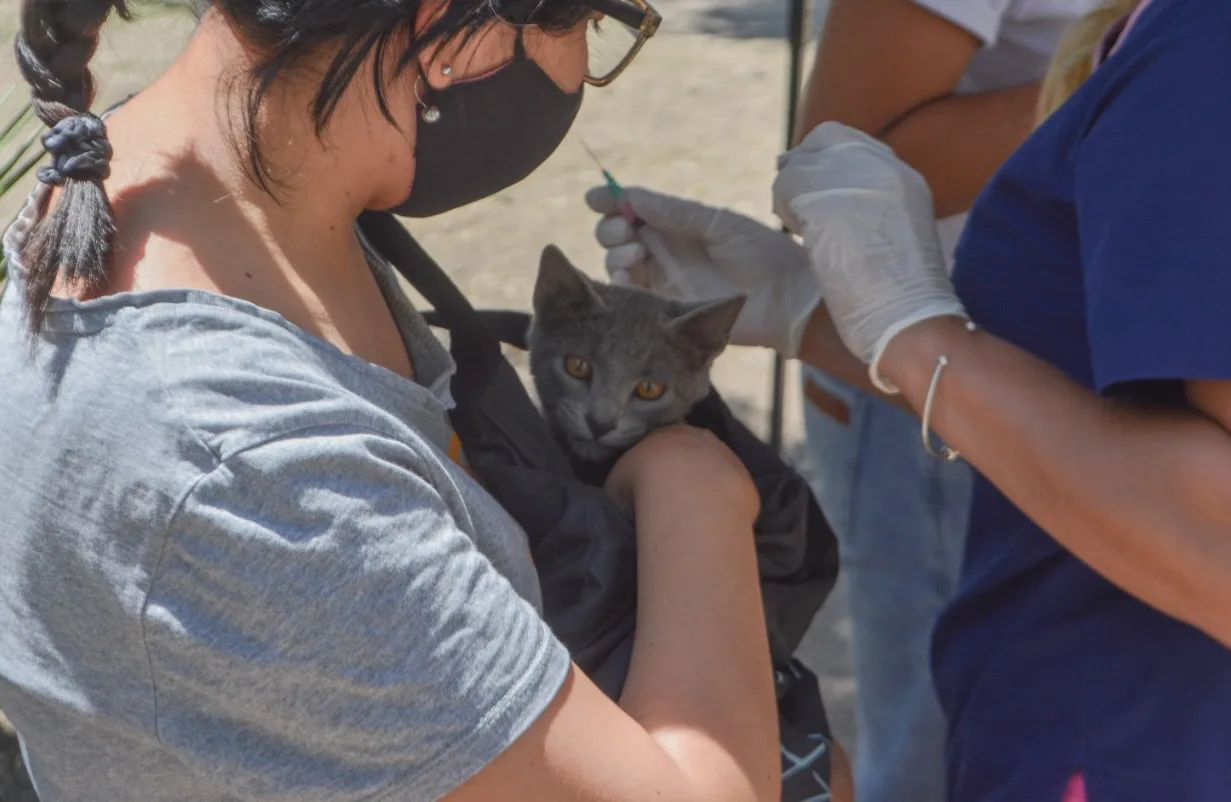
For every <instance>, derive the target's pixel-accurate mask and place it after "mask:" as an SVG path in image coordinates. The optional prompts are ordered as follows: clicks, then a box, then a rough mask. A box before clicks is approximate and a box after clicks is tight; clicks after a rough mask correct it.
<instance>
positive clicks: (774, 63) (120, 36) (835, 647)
mask: <svg viewBox="0 0 1231 802" xmlns="http://www.w3.org/2000/svg"><path fill="white" fill-rule="evenodd" d="M784 2H785V0H773V1H769V2H767V1H766V0H745V1H744V2H740V0H661V2H659V3H658V4H657V5H658V7H659V10H660V11H661V12H662V13H663V15H664V18H665V22H664V25H663V27H662V29H661V32H660V34H659V36H657V37H656V38H655V39H654V40H652V41H651V42H650V43H649V44H648V45H647V46H646V47H645V49H644V50H643V51H642V52H641V54H640V55H639V56H638V58H637V60H636V61H635V62H634V63H633V65H632V66H631V67H630V68H629V69H628V71H627V72H626V73H625V74H623V75H622V76H621V77H620V78H619V80H617V81H616V82H615V83H613V84H612V85H611V86H609V87H606V88H603V89H597V90H593V89H592V90H590V91H588V93H587V97H586V100H585V103H584V104H583V106H582V110H581V114H580V116H579V118H578V121H577V123H576V125H575V126H574V128H573V130H572V131H571V132H570V133H569V135H568V137H567V138H566V139H565V141H564V143H563V145H561V147H560V149H559V150H558V151H557V152H556V154H555V155H554V156H553V157H552V158H551V159H550V160H549V161H548V162H547V163H546V164H545V165H544V166H543V167H542V168H540V169H539V170H538V171H537V172H536V173H535V174H534V175H532V176H531V177H530V178H528V179H527V180H526V181H524V182H522V183H521V184H520V185H518V186H516V187H513V188H511V189H509V190H507V191H505V192H502V193H500V194H499V195H496V196H494V197H492V198H489V199H487V200H485V201H482V202H479V203H476V204H474V205H472V206H469V207H467V208H464V209H460V210H458V211H455V212H452V213H449V214H446V215H443V216H441V217H437V218H433V219H430V220H423V221H413V222H412V223H411V224H410V228H411V230H412V231H413V232H414V233H415V234H416V236H418V237H419V239H420V241H421V242H422V243H423V244H424V246H425V247H426V248H427V249H428V251H430V252H431V253H432V254H433V255H434V256H435V257H436V259H437V260H438V261H439V262H440V263H441V264H442V265H443V266H444V267H445V268H446V269H447V270H449V271H450V272H451V274H452V275H453V277H454V278H455V279H456V280H457V282H458V284H459V285H461V287H462V289H463V290H465V291H466V292H467V293H469V295H470V297H471V298H472V299H473V300H474V302H475V304H476V306H497V307H511V308H526V307H527V306H528V305H529V299H530V290H531V286H532V282H533V277H534V274H535V270H536V268H537V264H538V256H539V253H540V251H541V250H542V248H543V246H545V245H547V244H548V243H555V244H556V245H558V246H560V247H561V248H562V249H563V250H564V252H565V253H566V254H568V255H569V257H570V258H571V259H572V260H573V261H574V262H576V263H577V264H578V265H579V266H580V267H582V268H583V269H584V270H586V271H587V272H589V273H591V274H592V275H595V276H598V275H600V274H601V270H602V264H601V258H602V257H601V251H600V249H599V248H598V246H597V244H596V243H595V242H594V240H593V238H592V230H593V226H594V222H595V217H594V215H593V214H592V213H591V212H590V211H589V210H588V209H587V208H586V207H585V204H584V203H583V202H582V200H581V198H582V194H583V192H584V191H585V190H586V189H587V188H588V187H590V186H592V185H594V184H595V183H597V182H598V181H599V179H600V177H599V175H598V173H597V170H596V169H595V167H594V164H593V162H591V161H590V160H589V158H588V157H587V155H586V153H585V151H584V150H583V148H582V146H581V140H583V139H584V140H585V142H586V143H587V144H588V145H589V146H590V147H591V148H592V149H593V150H594V151H595V152H596V153H597V154H598V155H599V156H600V158H602V159H603V161H604V162H605V163H606V165H607V167H608V168H609V169H610V170H611V171H612V172H613V173H614V174H615V175H616V176H617V177H618V178H619V179H620V180H621V181H622V182H623V183H625V184H626V185H634V184H644V185H647V186H652V187H655V188H657V189H661V190H664V191H669V192H674V193H679V194H685V195H690V196H694V197H698V198H702V199H705V200H707V201H709V202H712V203H716V204H722V205H727V206H730V207H732V208H734V209H736V210H739V211H742V212H745V213H747V214H750V215H752V216H754V217H757V218H759V219H762V220H765V221H766V222H771V221H772V219H773V218H772V216H771V215H770V214H769V208H770V194H769V192H770V182H771V180H772V176H773V169H774V159H775V157H776V156H777V154H778V152H779V150H780V149H781V147H782V142H783V137H784V112H785V107H786V81H787V78H786V70H787V65H788V48H787V44H786V41H785V40H784V39H783V38H782V37H783V32H784V28H785V25H784V21H785V17H786V7H785V5H784ZM17 6H18V3H17V0H0V39H2V40H4V41H11V37H12V35H13V33H14V31H15V29H16V25H17ZM190 28H191V21H190V19H189V18H187V17H186V16H185V15H183V14H182V13H180V12H176V11H169V10H166V9H158V8H154V9H147V10H145V11H144V12H143V13H142V17H141V19H140V20H139V21H138V22H135V23H130V24H124V23H122V22H118V21H113V22H112V23H109V25H108V27H107V29H106V30H105V36H104V40H103V42H102V44H101V46H100V48H99V51H98V54H97V55H96V57H95V59H94V61H93V64H92V66H94V68H95V75H96V77H97V79H98V81H99V85H100V103H99V105H100V107H101V106H102V105H104V104H106V103H109V102H110V101H112V100H115V99H118V98H120V97H123V96H124V95H126V94H128V93H130V92H133V91H137V90H139V89H140V88H141V87H142V86H143V85H144V84H145V83H147V82H148V81H149V80H150V78H151V77H153V76H154V75H155V74H156V73H157V71H158V70H159V69H160V68H161V66H162V65H163V64H165V63H166V62H167V60H168V59H169V58H170V57H171V56H172V55H173V54H174V53H175V52H176V50H177V49H178V48H179V46H180V45H181V44H182V42H183V41H184V39H185V38H186V36H187V35H188V34H189V32H190ZM17 80H19V76H18V74H17V71H16V67H15V65H14V64H13V63H12V59H11V57H10V56H7V55H6V56H5V58H3V59H2V60H0V87H4V86H7V85H9V84H10V83H12V82H14V81H17ZM116 158H124V154H123V153H121V154H117V157H116ZM17 201H18V199H17V198H10V199H7V200H4V201H0V217H2V218H3V219H5V220H7V219H9V218H10V217H11V215H12V214H13V213H14V212H15V210H16V208H17ZM770 369H771V361H770V358H769V356H768V355H767V354H766V353H763V352H758V351H753V350H747V349H735V348H733V349H730V350H729V351H728V352H727V353H726V354H724V355H723V356H722V358H721V359H720V360H719V364H718V365H717V367H716V372H715V381H716V384H717V385H718V387H719V388H720V389H721V391H722V392H723V394H724V395H725V396H727V398H728V399H729V400H730V401H731V402H732V404H733V406H735V407H736V408H737V409H738V410H740V411H741V413H742V414H744V415H745V417H746V419H747V420H748V422H749V423H750V424H751V425H752V426H753V428H754V429H755V430H756V431H758V432H762V433H764V432H766V431H767V430H768V429H767V421H768V408H769V399H770ZM788 379H789V383H788V392H787V397H788V400H789V403H788V405H787V415H786V429H785V431H786V441H787V442H786V447H787V449H788V452H789V454H790V455H791V457H792V458H793V459H795V460H797V461H798V462H799V464H800V466H801V467H802V468H803V469H804V470H805V471H807V465H806V458H805V456H804V452H803V448H802V436H803V432H802V423H801V420H802V418H801V407H800V403H799V394H798V383H797V381H796V377H795V374H794V371H789V372H788ZM849 646H850V624H849V620H848V618H847V614H846V607H845V603H844V599H843V597H842V593H841V592H840V588H839V592H836V593H835V594H834V595H833V597H831V599H830V601H829V602H828V604H827V605H826V608H825V609H824V610H823V611H822V614H821V616H820V617H819V618H818V620H817V622H816V623H815V625H814V627H813V631H812V632H811V633H810V634H809V636H808V639H807V641H806V643H805V645H804V647H803V648H802V649H801V655H802V657H803V658H804V659H805V661H806V662H807V663H809V664H810V665H811V666H812V667H813V668H814V670H816V671H817V672H818V674H820V675H821V678H822V683H823V689H824V694H825V699H826V703H827V706H828V708H829V710H830V714H831V716H832V718H833V724H834V728H835V731H836V733H837V734H838V736H839V738H840V739H841V740H842V741H843V742H844V743H845V744H846V745H847V746H848V749H853V746H854V713H853V708H852V697H853V693H854V681H853V680H852V679H851V676H850V666H849V663H850V660H849ZM0 735H2V733H0ZM3 752H4V745H3V742H0V802H19V801H20V802H24V800H22V798H21V797H20V796H17V795H16V792H15V791H12V790H6V788H5V787H4V781H5V780H4V778H5V773H6V769H7V765H6V763H5V761H6V760H8V759H10V758H11V757H12V756H11V755H6V754H4V753H3Z"/></svg>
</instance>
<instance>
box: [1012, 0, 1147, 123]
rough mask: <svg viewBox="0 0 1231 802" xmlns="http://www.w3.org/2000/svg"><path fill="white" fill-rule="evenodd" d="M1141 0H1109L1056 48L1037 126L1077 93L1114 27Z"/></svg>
mask: <svg viewBox="0 0 1231 802" xmlns="http://www.w3.org/2000/svg"><path fill="white" fill-rule="evenodd" d="M1137 2H1138V0H1107V2H1105V3H1103V4H1102V5H1101V6H1099V7H1098V8H1096V9H1094V10H1093V11H1090V12H1088V13H1087V14H1086V15H1085V16H1083V17H1080V18H1079V19H1077V20H1076V21H1075V22H1073V24H1072V25H1070V26H1069V27H1068V30H1066V31H1065V32H1064V35H1063V36H1061V37H1060V42H1059V44H1057V45H1056V53H1055V55H1054V56H1052V60H1051V63H1050V64H1049V65H1048V67H1047V73H1046V74H1045V75H1044V76H1043V83H1042V86H1041V87H1040V88H1039V102H1038V106H1037V107H1036V111H1035V125H1036V126H1037V125H1039V124H1041V123H1042V122H1043V121H1044V120H1046V119H1047V118H1048V116H1050V115H1051V113H1052V112H1053V111H1055V110H1056V109H1058V108H1060V106H1061V105H1063V104H1064V101H1066V100H1068V99H1069V96H1070V95H1072V94H1073V93H1074V92H1076V91H1077V87H1079V86H1081V85H1082V82H1084V81H1085V80H1086V78H1088V77H1090V71H1091V70H1092V69H1093V67H1094V54H1095V51H1096V50H1097V49H1098V46H1099V44H1100V43H1101V42H1102V40H1103V34H1104V33H1106V31H1107V29H1108V28H1109V27H1111V25H1112V24H1113V23H1114V22H1115V21H1116V20H1118V19H1120V18H1121V17H1123V16H1124V15H1125V14H1128V13H1129V12H1131V11H1132V10H1133V9H1134V8H1136V7H1137Z"/></svg>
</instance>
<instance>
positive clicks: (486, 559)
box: [0, 206, 569, 802]
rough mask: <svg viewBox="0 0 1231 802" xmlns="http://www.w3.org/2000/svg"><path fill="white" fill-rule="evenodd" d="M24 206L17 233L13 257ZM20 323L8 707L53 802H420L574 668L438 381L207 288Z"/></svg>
mask: <svg viewBox="0 0 1231 802" xmlns="http://www.w3.org/2000/svg"><path fill="white" fill-rule="evenodd" d="M33 219H34V211H33V207H32V206H27V209H26V211H25V212H23V214H22V217H21V218H20V219H19V220H18V222H17V223H16V225H15V226H14V227H13V228H12V229H10V231H9V232H8V234H7V235H6V249H7V250H8V252H9V253H10V254H13V253H15V252H16V250H17V246H18V245H19V244H20V242H21V240H22V238H23V237H24V236H25V234H26V231H27V230H28V228H29V226H30V224H31V222H32V220H33ZM15 267H16V268H17V269H16V270H15V271H14V272H15V274H16V275H14V276H13V278H12V279H11V280H10V282H9V286H8V287H7V288H6V289H5V291H4V294H3V296H2V297H0V555H2V556H0V710H3V711H4V713H5V714H6V715H7V716H8V717H9V718H10V719H11V721H12V722H13V724H14V726H15V727H16V728H17V729H18V731H19V733H20V735H21V738H22V742H23V746H24V749H25V751H26V754H27V758H28V760H29V764H30V767H31V770H32V775H33V778H34V781H35V783H36V786H37V790H38V793H39V795H40V798H41V799H42V800H43V802H85V801H86V800H89V802H102V801H103V800H105V801H106V802H125V801H127V800H133V801H134V802H137V801H139V802H162V801H164V800H165V801H166V802H171V801H172V800H174V802H221V801H222V800H238V799H243V800H296V802H311V801H314V800H330V801H333V800H339V801H341V800H359V799H363V800H429V799H437V798H439V797H441V796H443V795H444V794H446V793H448V792H449V791H450V790H452V789H453V788H455V787H456V786H458V785H459V784H461V783H462V782H463V781H464V780H465V779H467V778H468V777H470V776H471V775H473V774H474V773H475V772H477V771H478V770H479V769H480V768H482V767H483V766H484V765H485V764H486V763H488V762H489V761H491V760H492V758H494V757H495V756H496V755H497V754H499V753H500V752H501V751H502V750H503V749H505V748H506V747H507V746H508V745H509V744H510V743H512V742H513V741H514V740H516V739H517V737H518V736H519V735H520V734H521V733H522V732H523V731H524V730H525V729H526V727H528V726H529V725H530V723H531V722H533V721H534V719H535V718H537V717H538V715H539V714H540V713H541V712H542V710H543V709H544V708H545V707H546V706H547V704H548V703H549V702H550V701H551V699H552V698H553V697H554V696H555V694H556V693H557V691H558V690H559V688H560V686H561V684H562V682H563V680H564V677H565V674H566V672H567V670H568V665H569V658H568V654H567V652H566V650H565V648H564V647H563V646H562V645H561V644H560V643H559V641H557V640H556V639H555V638H554V637H553V636H552V634H551V632H550V630H549V629H548V627H547V626H546V624H545V623H544V622H543V620H542V619H541V617H540V616H539V614H538V607H539V604H540V598H539V589H538V584H537V578H536V575H535V572H534V567H533V565H532V563H531V559H530V554H529V549H528V547H527V543H526V539H525V535H524V533H523V532H522V531H521V530H520V528H519V527H518V526H517V524H516V523H515V522H514V521H513V520H512V519H510V518H509V517H508V515H507V514H506V513H505V512H504V511H503V510H502V509H501V508H500V507H499V506H498V505H497V504H496V502H495V501H493V500H492V499H491V497H489V496H488V495H487V494H485V493H484V492H483V490H482V489H481V488H480V487H479V486H478V485H477V484H476V483H475V482H474V481H473V480H472V479H471V478H470V477H469V476H468V475H467V474H466V472H465V471H464V470H463V469H462V468H460V467H458V465H456V464H455V463H454V462H453V461H452V460H451V459H450V458H449V455H448V449H449V437H450V434H451V432H450V428H449V425H448V421H447V417H446V411H447V409H448V407H449V405H450V404H451V399H450V398H449V395H448V383H449V382H448V380H449V376H450V375H451V373H452V371H453V364H452V362H451V360H450V359H449V356H448V353H447V352H446V351H445V350H444V349H443V348H442V346H441V345H440V343H439V342H438V341H437V340H436V339H435V337H433V335H432V333H431V331H430V330H429V329H428V327H427V325H426V324H425V323H424V321H423V319H422V318H421V317H420V316H419V315H418V314H417V313H416V312H414V310H413V309H412V308H411V307H410V304H409V301H408V300H407V299H406V297H405V296H404V295H403V294H402V293H401V291H400V290H399V289H398V288H397V283H396V281H395V280H394V279H393V276H392V274H391V273H390V272H389V269H388V267H387V266H386V265H382V264H380V263H378V262H374V265H373V269H374V271H375V274H376V276H377V278H378V280H379V281H380V283H381V287H382V289H383V290H384V292H385V296H386V299H387V300H388V302H389V304H390V307H391V309H392V310H393V312H394V314H395V316H396V318H397V322H398V325H399V326H400V328H401V331H402V334H403V338H404V340H405V342H406V346H407V348H408V349H409V351H410V354H411V358H412V360H413V362H414V365H415V369H416V373H417V376H418V380H419V383H414V382H410V381H407V380H405V379H403V378H402V377H400V376H398V375H396V374H394V373H392V372H389V371H387V370H385V369H383V368H380V367H377V366H374V365H372V364H370V363H367V362H365V361H363V360H361V359H358V358H355V357H352V356H349V355H347V354H344V353H342V352H341V351H339V350H338V349H336V348H334V347H333V346H332V345H330V344H328V343H326V342H324V341H323V340H320V339H318V338H316V337H313V336H311V335H309V334H307V333H305V332H304V331H302V330H301V329H298V328H296V327H294V326H292V325H291V324H290V323H288V322H287V321H286V320H285V319H283V318H282V317H280V316H279V315H277V314H274V313H272V312H270V311H268V310H265V309H261V308H259V307H256V306H254V305H252V304H249V303H245V302H243V301H239V300H235V299H232V298H226V297H222V296H219V295H216V294H212V293H208V292H203V291H196V290H163V291H157V292H134V293H124V294H119V295H113V296H109V297H105V298H102V299H99V300H95V301H89V302H74V301H67V300H55V301H53V303H52V305H51V308H50V310H49V312H48V315H47V321H46V326H45V331H44V335H43V337H42V338H41V341H40V343H39V347H38V349H37V350H36V351H35V352H34V354H33V356H31V351H30V348H29V347H28V340H27V338H26V335H25V328H24V327H25V320H24V317H23V315H22V312H21V304H20V299H19V297H18V295H19V292H20V290H21V287H20V283H21V277H20V267H19V266H15Z"/></svg>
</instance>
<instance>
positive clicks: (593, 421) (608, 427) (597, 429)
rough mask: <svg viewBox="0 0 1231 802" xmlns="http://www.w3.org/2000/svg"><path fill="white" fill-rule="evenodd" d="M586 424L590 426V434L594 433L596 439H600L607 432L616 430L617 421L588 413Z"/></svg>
mask: <svg viewBox="0 0 1231 802" xmlns="http://www.w3.org/2000/svg"><path fill="white" fill-rule="evenodd" d="M586 425H587V426H589V427H590V434H592V435H594V439H595V440H598V439H599V438H600V437H602V436H603V435H606V434H610V433H611V432H614V431H615V428H616V422H615V421H613V420H602V419H600V418H596V417H594V416H593V415H586Z"/></svg>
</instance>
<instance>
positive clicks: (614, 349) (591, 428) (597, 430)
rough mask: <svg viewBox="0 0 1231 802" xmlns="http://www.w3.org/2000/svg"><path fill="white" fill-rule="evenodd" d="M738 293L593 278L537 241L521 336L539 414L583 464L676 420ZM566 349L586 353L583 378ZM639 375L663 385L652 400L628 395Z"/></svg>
mask: <svg viewBox="0 0 1231 802" xmlns="http://www.w3.org/2000/svg"><path fill="white" fill-rule="evenodd" d="M744 301H745V298H744V296H735V297H733V298H725V299H720V300H717V301H707V302H701V303H683V302H680V301H671V300H667V299H664V298H661V297H659V296H657V295H652V294H651V293H649V292H645V291H643V290H639V289H634V288H630V287H619V286H615V285H611V284H602V283H599V282H596V281H593V280H591V279H590V278H589V277H587V276H586V275H585V274H584V273H582V272H581V271H580V270H578V269H577V268H576V267H574V266H573V265H572V264H571V263H570V262H569V260H568V258H567V257H565V255H564V254H563V253H562V252H561V251H560V250H559V249H558V248H556V247H554V246H548V247H547V248H546V249H544V251H543V255H542V259H541V261H540V263H539V275H538V280H537V281H536V283H535V286H534V320H533V323H532V324H531V326H530V331H529V336H528V338H527V339H528V342H529V346H530V372H531V374H532V375H533V377H534V384H535V387H536V389H537V390H538V394H539V400H540V403H541V404H542V406H543V413H544V415H545V416H546V417H547V420H548V422H549V423H550V424H551V426H552V428H553V430H554V431H555V433H556V436H557V438H558V439H559V440H560V442H561V444H562V445H563V446H564V447H565V448H566V449H567V450H568V451H569V452H571V454H572V455H573V456H574V457H576V458H580V459H581V460H583V461H585V462H603V461H606V460H609V459H611V458H613V457H615V456H618V455H619V454H620V453H621V452H623V451H625V450H626V449H628V448H629V447H631V446H632V445H634V444H635V443H636V442H637V441H639V440H640V439H641V438H642V437H644V436H645V435H646V434H647V433H648V432H649V431H651V430H653V429H655V428H658V427H660V426H667V425H669V424H672V423H678V422H679V421H681V420H683V419H684V416H685V415H687V414H688V411H689V409H691V408H692V406H693V404H695V403H696V402H697V401H699V400H701V399H702V398H704V397H705V396H706V395H707V394H708V393H709V389H710V366H711V365H712V364H713V361H714V358H715V357H717V356H718V355H719V354H720V353H722V350H723V349H724V348H725V347H726V345H727V342H728V340H729V339H730V334H731V327H732V326H734V325H735V319H736V318H737V317H738V316H739V313H740V310H742V309H743V307H744ZM570 355H577V356H581V357H583V358H585V359H586V360H587V361H589V363H590V365H591V366H592V369H593V373H592V375H591V376H590V378H589V379H588V380H581V379H577V378H574V377H573V376H571V375H569V373H568V371H567V370H566V369H565V366H564V365H565V359H566V358H567V357H568V356H570ZM647 380H649V381H657V382H660V383H662V384H663V385H664V386H665V387H666V388H667V389H666V392H665V393H664V394H663V396H662V397H661V398H659V399H657V400H654V401H647V400H644V399H641V398H638V397H637V396H636V395H635V392H634V391H635V388H636V387H637V385H638V383H640V382H642V381H647ZM608 429H609V431H607V430H608Z"/></svg>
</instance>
